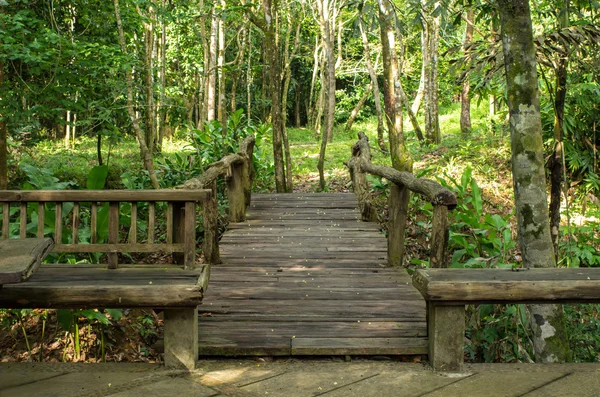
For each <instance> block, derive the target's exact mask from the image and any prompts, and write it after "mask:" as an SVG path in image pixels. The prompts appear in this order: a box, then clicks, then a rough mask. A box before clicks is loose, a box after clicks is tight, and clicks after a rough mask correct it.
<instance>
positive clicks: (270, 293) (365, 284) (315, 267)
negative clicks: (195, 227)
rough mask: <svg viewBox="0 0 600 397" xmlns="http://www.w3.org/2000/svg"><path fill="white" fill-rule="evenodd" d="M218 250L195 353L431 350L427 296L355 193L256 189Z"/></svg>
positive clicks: (400, 352)
mask: <svg viewBox="0 0 600 397" xmlns="http://www.w3.org/2000/svg"><path fill="white" fill-rule="evenodd" d="M220 247H221V259H222V261H223V263H222V264H219V265H215V266H213V268H212V274H211V280H210V287H209V289H208V291H207V293H206V296H205V298H204V302H203V304H202V305H201V306H200V316H201V318H200V322H199V328H200V332H199V346H200V347H199V350H200V355H201V356H207V355H215V356H252V355H286V356H288V355H421V354H423V355H424V354H427V331H426V324H425V302H424V301H423V298H422V297H421V294H419V293H418V292H417V291H416V290H415V289H414V288H413V287H412V284H411V282H410V277H409V276H408V275H407V274H406V271H405V270H404V269H392V268H389V267H387V252H386V251H387V243H386V238H385V236H384V235H383V234H382V233H381V232H380V230H379V227H378V225H377V223H372V222H362V221H361V219H360V211H359V210H358V202H357V199H356V196H355V195H354V194H352V193H349V194H343V193H342V194H261V195H253V196H252V204H251V205H250V208H249V212H248V215H247V221H246V222H242V223H231V224H230V225H229V229H228V231H227V232H226V233H225V234H224V236H223V237H222V239H221V244H220Z"/></svg>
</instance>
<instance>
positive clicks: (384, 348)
mask: <svg viewBox="0 0 600 397" xmlns="http://www.w3.org/2000/svg"><path fill="white" fill-rule="evenodd" d="M332 354H337V355H342V354H343V355H381V354H385V355H422V354H423V355H424V354H427V339H426V338H361V339H357V338H293V339H292V355H293V356H315V355H332Z"/></svg>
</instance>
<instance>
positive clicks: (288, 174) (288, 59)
mask: <svg viewBox="0 0 600 397" xmlns="http://www.w3.org/2000/svg"><path fill="white" fill-rule="evenodd" d="M291 15H292V13H291V11H290V10H288V30H287V35H286V38H285V48H284V51H283V57H284V58H283V59H284V62H283V95H282V98H281V109H282V112H281V115H282V120H281V122H282V124H283V151H284V154H285V182H286V191H288V192H290V193H291V192H292V191H293V190H294V183H293V179H292V155H291V153H290V143H289V140H288V134H287V113H288V112H287V98H288V91H289V90H290V82H291V81H292V68H291V63H292V61H293V60H294V58H295V57H296V52H297V50H298V47H299V46H300V38H301V37H302V36H301V34H300V28H301V24H300V23H298V24H297V25H296V32H295V38H294V48H293V49H292V51H291V53H290V36H291V31H292V22H293V19H292V17H291Z"/></svg>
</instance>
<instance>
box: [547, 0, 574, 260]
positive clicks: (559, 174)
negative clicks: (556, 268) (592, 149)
mask: <svg viewBox="0 0 600 397" xmlns="http://www.w3.org/2000/svg"><path fill="white" fill-rule="evenodd" d="M559 3H560V4H559V5H560V9H559V10H558V29H559V31H560V30H562V29H566V28H568V27H569V6H570V1H569V0H565V1H563V2H559ZM568 54H569V48H568V47H566V44H565V48H564V53H560V52H558V54H557V56H558V59H557V60H556V62H555V63H554V73H555V76H556V77H555V81H556V83H555V87H554V153H552V156H550V161H549V164H548V167H549V168H550V233H551V234H552V244H553V246H554V255H555V257H556V259H557V260H558V238H559V236H560V202H561V193H562V188H563V182H564V181H563V179H564V178H563V174H564V168H563V157H564V143H563V124H564V120H565V99H566V97H567V66H568V64H569V55H568Z"/></svg>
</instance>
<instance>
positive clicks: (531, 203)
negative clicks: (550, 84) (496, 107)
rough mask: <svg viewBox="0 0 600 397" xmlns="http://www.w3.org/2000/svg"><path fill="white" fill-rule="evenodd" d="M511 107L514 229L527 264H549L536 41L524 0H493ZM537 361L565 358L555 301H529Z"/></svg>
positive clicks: (563, 334)
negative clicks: (495, 1)
mask: <svg viewBox="0 0 600 397" xmlns="http://www.w3.org/2000/svg"><path fill="white" fill-rule="evenodd" d="M498 5H499V9H500V21H501V24H502V45H503V49H504V60H505V68H506V91H507V102H508V108H509V112H510V131H511V142H512V171H513V184H514V191H515V206H516V209H517V222H518V234H519V243H520V247H521V252H522V256H523V263H524V265H525V266H526V267H554V266H555V265H556V261H555V258H554V250H553V247H552V240H551V238H550V224H549V222H548V201H547V196H546V178H545V173H544V156H543V147H542V122H541V118H540V100H539V92H538V77H537V70H536V60H535V46H534V42H533V33H532V26H531V15H530V9H529V1H528V0H498ZM530 312H531V327H532V330H533V338H532V339H533V344H534V350H535V358H536V361H538V362H564V361H569V359H570V351H569V343H568V338H567V334H566V327H565V321H564V314H563V310H562V306H560V305H531V306H530Z"/></svg>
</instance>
